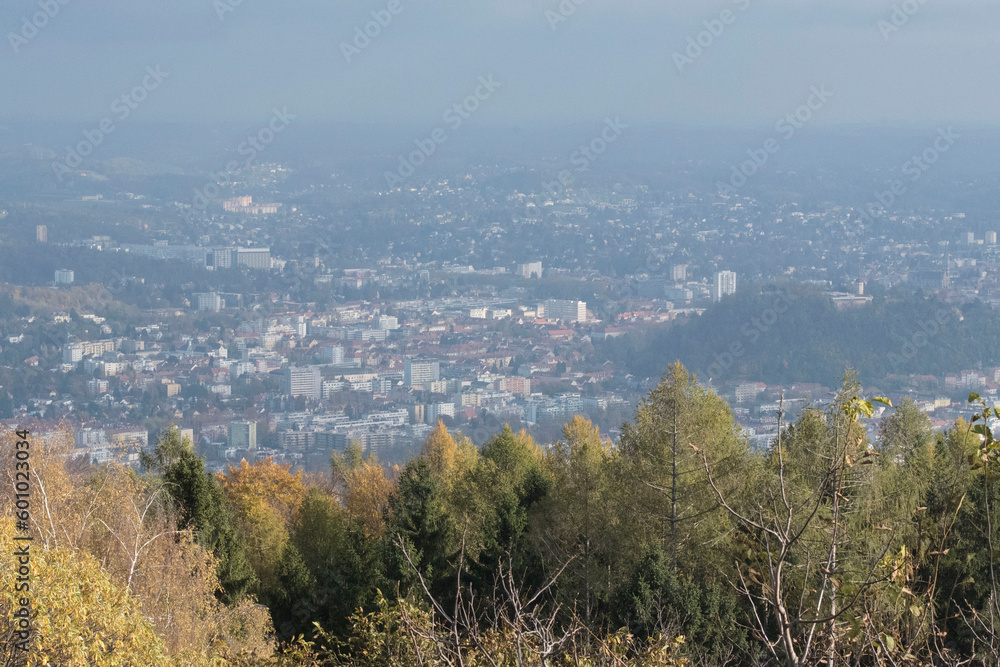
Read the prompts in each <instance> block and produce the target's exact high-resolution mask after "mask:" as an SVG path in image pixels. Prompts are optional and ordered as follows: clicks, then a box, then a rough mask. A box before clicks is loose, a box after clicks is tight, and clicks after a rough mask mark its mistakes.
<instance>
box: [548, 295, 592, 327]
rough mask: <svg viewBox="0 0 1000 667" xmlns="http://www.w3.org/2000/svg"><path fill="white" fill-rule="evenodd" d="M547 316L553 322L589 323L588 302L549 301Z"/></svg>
mask: <svg viewBox="0 0 1000 667" xmlns="http://www.w3.org/2000/svg"><path fill="white" fill-rule="evenodd" d="M544 305H545V316H546V317H548V318H549V319H553V320H566V321H567V322H586V321H587V302H586V301H564V300H562V299H549V300H548V301H546V302H545V304H544Z"/></svg>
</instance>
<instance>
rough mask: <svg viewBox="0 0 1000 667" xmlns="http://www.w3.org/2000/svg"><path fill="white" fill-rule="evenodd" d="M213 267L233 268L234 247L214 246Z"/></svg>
mask: <svg viewBox="0 0 1000 667" xmlns="http://www.w3.org/2000/svg"><path fill="white" fill-rule="evenodd" d="M212 267H213V268H216V269H231V268H233V249H232V248H213V249H212Z"/></svg>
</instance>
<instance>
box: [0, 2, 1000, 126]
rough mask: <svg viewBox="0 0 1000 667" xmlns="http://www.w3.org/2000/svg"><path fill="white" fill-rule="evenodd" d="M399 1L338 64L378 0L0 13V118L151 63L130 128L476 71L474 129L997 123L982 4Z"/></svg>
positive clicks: (387, 106)
mask: <svg viewBox="0 0 1000 667" xmlns="http://www.w3.org/2000/svg"><path fill="white" fill-rule="evenodd" d="M60 1H61V2H65V4H59V2H60ZM398 1H399V3H400V5H399V6H400V7H401V8H402V10H401V11H400V12H399V13H398V14H396V15H393V16H392V18H391V21H390V22H389V23H388V25H386V26H385V27H384V28H381V34H379V35H378V36H377V37H375V38H372V39H371V41H370V44H368V45H367V47H366V48H364V49H363V50H359V51H360V52H355V53H352V56H351V57H352V61H351V62H347V58H346V57H345V55H344V53H343V47H342V44H343V43H348V44H350V43H352V42H353V40H354V34H355V28H356V27H360V28H364V26H365V24H366V23H368V22H370V21H372V15H371V12H372V11H379V10H385V9H386V7H387V5H388V4H390V2H389V0H366V1H364V2H354V1H348V0H284V1H281V2H276V1H273V0H272V1H270V2H267V1H265V0H242V1H241V2H240V0H3V2H2V3H0V28H2V31H3V37H4V39H3V43H2V44H0V83H2V90H3V94H2V95H0V119H4V120H11V121H17V120H31V119H45V120H49V119H50V120H71V121H81V122H91V121H96V120H98V119H100V118H102V117H104V116H107V115H108V114H109V113H110V109H111V107H112V105H113V104H114V101H115V99H116V98H118V97H119V96H120V95H122V94H123V93H126V92H127V91H129V90H131V89H132V88H133V87H134V86H137V85H141V84H142V82H143V79H144V76H145V70H146V68H147V67H157V66H159V67H160V68H161V69H162V71H164V72H166V73H168V74H169V76H168V77H167V79H166V80H164V81H163V82H162V83H161V84H159V85H158V86H157V87H156V89H155V90H151V91H150V92H148V96H147V99H145V100H143V101H142V102H141V104H139V105H137V108H136V109H135V117H136V118H141V119H144V120H150V121H164V120H195V121H200V120H206V121H217V120H224V121H252V120H255V119H261V118H265V119H266V118H267V117H268V116H269V115H270V113H271V109H272V108H274V107H279V108H284V107H287V109H288V111H289V112H290V113H294V114H297V115H298V116H299V117H300V118H303V119H312V120H333V121H372V122H381V121H393V122H422V121H424V120H425V119H440V118H441V116H442V113H443V112H444V111H445V110H446V109H447V108H448V107H450V106H451V105H453V104H455V103H456V102H460V101H461V100H462V99H463V98H465V97H466V96H468V95H470V94H473V93H474V92H475V90H476V87H477V85H478V84H477V80H478V79H479V77H480V76H489V75H492V76H493V77H494V79H495V80H496V81H498V82H500V84H501V86H500V88H499V89H498V90H496V91H495V92H494V93H493V94H492V95H490V96H489V99H488V100H486V101H484V102H482V104H481V108H480V109H479V110H478V111H477V112H476V113H477V118H478V117H481V118H482V119H484V120H486V121H489V122H515V123H531V122H537V121H542V122H552V121H557V122H558V121H562V120H572V121H581V120H584V121H585V120H589V119H601V118H604V117H606V116H609V115H620V116H621V117H622V118H623V119H626V118H627V119H630V120H632V121H634V122H640V121H650V120H662V121H666V122H671V123H698V124H720V125H733V126H754V125H773V124H774V122H775V120H776V119H777V118H778V117H781V116H783V115H785V114H786V113H789V112H793V111H794V110H795V109H796V108H797V107H798V106H799V105H801V104H803V103H805V102H806V101H807V99H808V98H809V95H810V89H811V87H813V86H817V87H819V86H826V88H827V90H829V91H830V92H831V93H832V95H833V96H832V97H831V98H830V99H829V100H828V101H827V102H826V103H825V104H823V105H822V108H820V109H818V110H817V111H816V112H815V121H816V122H817V123H819V124H840V123H870V122H881V121H888V122H890V123H899V124H908V125H925V124H935V123H942V122H947V123H962V124H973V123H975V124H989V125H994V124H996V119H997V114H998V111H1000V85H997V84H998V83H1000V67H998V60H1000V48H998V46H1000V44H998V42H1000V20H998V19H1000V6H998V5H997V3H996V2H995V0H924V2H923V4H920V2H919V0H909V3H907V4H911V5H912V6H911V7H909V8H910V9H911V10H914V9H915V10H916V11H915V12H914V13H913V14H912V16H908V15H904V14H902V13H898V14H897V17H896V22H897V24H900V25H899V29H898V30H895V29H893V30H890V29H889V26H891V27H892V28H895V27H896V26H894V25H892V24H891V20H892V13H893V9H894V7H898V6H901V4H903V3H899V4H897V3H894V2H893V1H892V0H822V1H820V0H710V1H705V0H697V1H691V0H576V2H580V4H579V5H576V4H575V3H574V0H564V2H563V7H571V8H574V9H575V11H574V12H573V13H572V14H571V15H568V16H565V15H563V14H560V9H559V7H560V3H559V0H450V1H447V2H446V1H443V0H398ZM40 2H41V3H42V4H44V3H45V2H49V3H52V6H53V7H58V11H57V12H54V11H53V10H52V9H51V8H50V13H54V14H55V15H54V16H52V17H51V18H49V17H45V16H44V15H40V18H37V19H36V21H37V22H38V23H41V24H43V27H41V28H40V29H38V30H37V34H34V33H33V32H32V29H30V28H29V29H25V27H24V20H25V18H27V19H28V20H29V21H30V20H31V18H32V16H34V15H35V14H36V13H37V12H41V11H42V10H41V9H40V8H39V3H40ZM237 2H239V4H238V5H236V6H233V5H234V4H235V3H237ZM223 7H224V8H227V9H231V10H232V11H223V10H222V8H223ZM723 10H729V11H731V15H726V18H728V19H729V23H728V24H721V23H716V24H714V25H713V26H712V27H714V28H715V29H716V31H717V32H719V33H720V34H718V35H717V36H716V35H709V33H707V32H706V33H705V34H703V35H702V36H701V41H702V42H703V43H706V44H708V46H707V48H704V49H703V51H702V53H701V54H700V55H698V56H697V57H696V58H692V61H691V62H686V63H684V64H683V71H678V67H677V62H676V58H675V55H674V54H675V53H684V51H685V49H686V48H687V47H688V38H691V39H698V37H699V33H701V32H703V31H705V30H706V27H705V26H704V25H703V22H705V21H710V22H711V21H713V20H714V19H718V18H719V17H720V14H721V13H722V12H723ZM568 13H569V12H566V14H568ZM220 15H221V18H220ZM383 16H384V15H383ZM904 16H905V18H906V21H905V23H904V22H903V21H901V20H900V19H901V18H903V17H904ZM42 18H44V19H45V20H42ZM557 18H559V19H562V18H565V19H566V20H564V21H563V20H559V21H557ZM880 20H884V21H888V22H890V23H883V24H882V26H881V28H880V25H879V21H880ZM720 25H722V29H721V30H720V29H719V26H720ZM553 26H554V29H553ZM371 27H372V26H370V29H371ZM709 37H711V39H709ZM693 53H697V52H696V51H694V52H693Z"/></svg>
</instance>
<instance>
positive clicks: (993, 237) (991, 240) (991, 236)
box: [986, 232, 997, 245]
mask: <svg viewBox="0 0 1000 667" xmlns="http://www.w3.org/2000/svg"><path fill="white" fill-rule="evenodd" d="M986 243H987V244H989V245H996V244H997V233H996V232H986Z"/></svg>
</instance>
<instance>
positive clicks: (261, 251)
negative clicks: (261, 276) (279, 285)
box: [236, 248, 271, 269]
mask: <svg viewBox="0 0 1000 667" xmlns="http://www.w3.org/2000/svg"><path fill="white" fill-rule="evenodd" d="M236 264H237V265H239V266H245V267H247V268H248V269H270V268H271V249H270V248H237V249H236Z"/></svg>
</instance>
